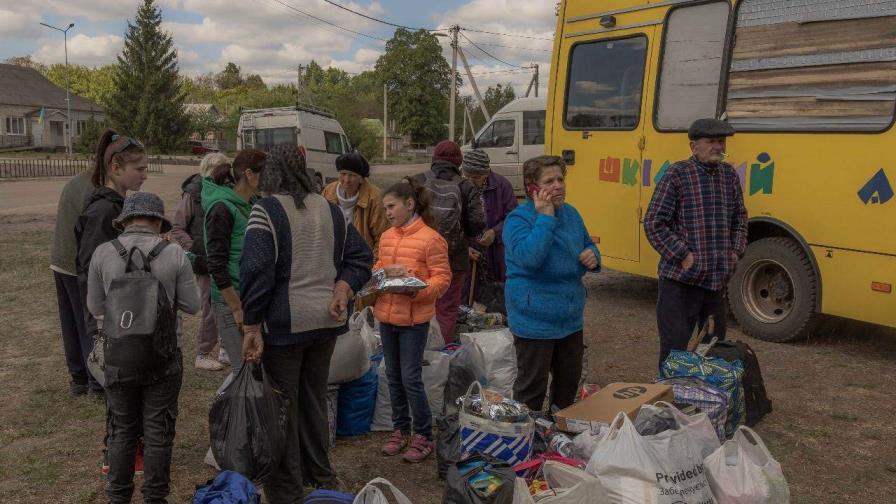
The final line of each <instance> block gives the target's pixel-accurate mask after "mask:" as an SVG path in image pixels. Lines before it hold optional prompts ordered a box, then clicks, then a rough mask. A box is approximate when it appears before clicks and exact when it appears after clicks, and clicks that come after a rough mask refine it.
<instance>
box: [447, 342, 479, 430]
mask: <svg viewBox="0 0 896 504" xmlns="http://www.w3.org/2000/svg"><path fill="white" fill-rule="evenodd" d="M448 362H449V364H448V383H446V384H445V393H444V397H445V402H444V408H443V409H444V413H445V414H446V415H447V414H450V413H456V412H457V399H458V398H459V397H462V396H463V395H465V394H466V393H467V389H469V388H470V384H471V383H473V382H474V381H478V382H479V383H487V382H488V372H487V370H486V368H485V356H484V355H482V349H481V348H479V346H478V345H475V344H472V345H470V344H467V345H461V346H460V348H458V349H457V350H455V351H454V353H452V354H451V357H449V361H448Z"/></svg>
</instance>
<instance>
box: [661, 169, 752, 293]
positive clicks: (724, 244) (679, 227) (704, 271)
mask: <svg viewBox="0 0 896 504" xmlns="http://www.w3.org/2000/svg"><path fill="white" fill-rule="evenodd" d="M644 232H645V233H646V235H647V240H648V241H650V244H651V245H653V248H655V249H656V251H657V252H659V254H660V264H659V276H660V277H662V278H668V279H670V280H676V281H679V282H683V283H686V284H690V285H696V286H698V287H703V288H705V289H709V290H713V291H716V290H720V289H721V288H722V287H724V286H725V283H726V282H727V281H728V278H730V276H731V274H732V273H733V272H734V267H735V266H736V264H737V259H738V258H740V256H742V255H743V253H744V249H745V248H746V246H747V209H746V207H745V206H744V195H743V190H742V189H741V185H740V180H739V179H738V177H737V173H736V172H735V171H734V168H733V167H732V166H731V165H729V164H727V163H721V164H720V165H719V166H709V165H705V164H703V163H700V162H699V161H697V160H696V159H695V158H694V157H691V158H690V159H688V160H686V161H679V162H678V163H675V164H674V165H672V166H670V167H669V170H668V171H667V172H666V174H665V175H664V176H663V178H662V179H660V182H659V184H657V186H656V190H655V191H654V193H653V199H651V201H650V206H649V207H647V214H646V215H645V216H644ZM688 252H693V254H694V265H693V266H691V268H690V269H688V270H685V269H684V268H682V266H681V262H682V261H683V260H684V258H685V257H686V256H687V255H688Z"/></svg>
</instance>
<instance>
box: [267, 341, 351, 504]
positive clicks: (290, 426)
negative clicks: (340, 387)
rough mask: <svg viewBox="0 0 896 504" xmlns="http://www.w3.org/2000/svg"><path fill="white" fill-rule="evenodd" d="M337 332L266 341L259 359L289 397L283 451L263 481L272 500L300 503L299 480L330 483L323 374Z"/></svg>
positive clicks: (280, 503) (321, 484)
mask: <svg viewBox="0 0 896 504" xmlns="http://www.w3.org/2000/svg"><path fill="white" fill-rule="evenodd" d="M335 347H336V336H325V337H320V338H309V340H308V341H307V342H304V343H301V344H296V345H283V346H280V345H277V346H275V345H265V347H264V354H263V356H262V360H263V362H264V366H265V370H266V371H267V372H268V373H269V374H270V376H271V378H273V380H274V383H276V384H277V386H279V387H280V388H281V390H283V392H284V393H285V394H286V396H287V397H289V418H288V420H287V423H286V429H287V430H286V453H285V454H284V455H283V458H282V459H280V463H279V465H278V466H277V468H276V469H275V470H274V471H273V473H272V474H271V475H270V477H269V478H268V480H267V481H266V482H265V485H264V493H265V495H266V496H267V498H268V502H270V503H271V504H299V503H301V502H302V485H303V483H304V484H306V485H308V486H315V487H324V488H327V487H332V485H334V484H335V480H336V474H335V473H334V472H333V468H332V467H331V466H330V457H329V454H328V453H327V452H328V450H329V425H328V422H327V378H328V375H329V372H330V357H332V356H333V349H334V348H335Z"/></svg>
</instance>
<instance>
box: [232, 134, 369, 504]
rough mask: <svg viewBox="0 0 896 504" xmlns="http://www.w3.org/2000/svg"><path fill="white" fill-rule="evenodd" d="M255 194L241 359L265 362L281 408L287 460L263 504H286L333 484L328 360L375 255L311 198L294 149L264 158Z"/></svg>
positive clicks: (244, 278) (244, 271) (338, 216)
mask: <svg viewBox="0 0 896 504" xmlns="http://www.w3.org/2000/svg"><path fill="white" fill-rule="evenodd" d="M259 189H260V190H261V192H262V194H264V195H265V197H264V198H262V199H261V200H259V201H258V202H257V203H256V204H255V206H254V207H253V208H252V213H251V215H250V216H249V224H248V227H247V229H246V239H245V243H244V246H243V257H242V261H241V263H240V287H241V298H242V306H243V323H244V326H243V328H244V331H245V336H244V345H243V356H244V358H245V359H246V360H248V361H251V362H263V364H264V367H265V370H266V371H267V372H268V373H270V376H271V377H272V378H273V380H274V381H275V382H276V383H277V384H278V385H279V386H280V388H281V389H282V390H283V392H284V393H285V394H286V396H287V397H288V398H289V413H288V420H287V432H286V450H287V451H286V454H285V455H284V456H283V458H282V459H281V460H280V462H279V464H278V465H277V467H276V468H275V469H274V471H273V473H272V474H271V476H270V478H269V479H268V480H267V481H266V483H265V495H267V498H268V500H269V502H271V503H272V504H278V503H292V502H300V501H301V498H302V489H303V485H305V486H314V487H323V488H332V487H333V486H335V484H336V476H335V474H334V472H333V469H332V467H331V465H330V460H329V456H328V454H327V447H328V438H329V436H328V431H327V399H326V396H327V377H328V374H329V370H330V357H331V356H332V355H333V349H334V347H335V345H336V338H337V336H339V335H341V334H344V333H346V332H347V331H348V310H349V300H350V299H351V297H352V296H353V295H354V293H355V292H357V291H358V290H360V289H361V287H362V286H363V285H364V284H365V283H366V282H367V281H368V280H369V279H370V267H371V265H372V264H373V253H372V252H371V250H370V247H368V246H367V244H366V243H365V242H364V240H363V239H362V238H361V235H360V234H358V231H357V230H355V228H354V226H352V224H351V223H350V222H348V221H347V219H346V218H345V215H344V214H343V212H342V210H341V209H340V208H339V207H337V206H336V205H333V204H331V203H329V202H328V201H327V200H326V199H325V198H324V197H323V196H321V195H319V194H316V193H315V192H314V183H313V182H312V181H311V178H310V177H309V176H308V173H307V171H306V167H305V157H304V156H303V155H302V154H301V153H299V151H298V150H297V149H296V148H295V146H292V145H282V146H277V147H275V148H274V149H273V150H272V152H271V156H270V158H269V159H268V161H267V163H266V165H265V169H264V171H263V172H262V176H261V180H260V181H259Z"/></svg>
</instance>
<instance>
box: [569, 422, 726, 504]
mask: <svg viewBox="0 0 896 504" xmlns="http://www.w3.org/2000/svg"><path fill="white" fill-rule="evenodd" d="M585 470H586V471H587V472H588V473H589V474H592V475H594V476H597V478H598V479H600V482H601V483H602V484H603V485H604V488H606V490H607V494H608V496H609V498H610V501H611V502H613V503H614V504H705V503H712V504H714V503H715V502H716V501H715V499H714V498H713V495H712V492H711V491H710V488H709V482H708V481H707V479H706V471H705V469H704V466H703V458H702V457H701V456H700V447H699V444H698V443H697V442H696V441H695V440H694V438H693V436H692V435H691V434H690V433H689V432H688V430H687V429H683V428H682V429H674V430H667V431H665V432H662V433H660V434H657V435H653V436H641V435H640V434H638V431H637V430H636V429H635V425H634V424H633V423H632V421H631V420H630V419H629V418H628V416H627V415H626V414H625V413H623V412H620V413H619V414H618V415H616V418H615V419H613V423H612V424H610V432H609V433H608V434H607V436H606V437H605V438H604V439H603V440H601V442H600V444H598V445H597V449H596V450H595V451H594V455H592V456H591V460H589V461H588V466H587V467H586V468H585Z"/></svg>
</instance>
